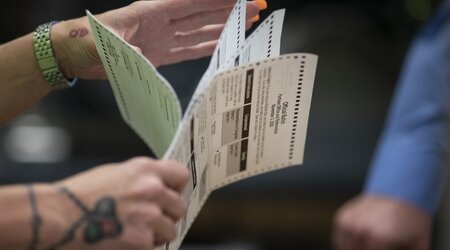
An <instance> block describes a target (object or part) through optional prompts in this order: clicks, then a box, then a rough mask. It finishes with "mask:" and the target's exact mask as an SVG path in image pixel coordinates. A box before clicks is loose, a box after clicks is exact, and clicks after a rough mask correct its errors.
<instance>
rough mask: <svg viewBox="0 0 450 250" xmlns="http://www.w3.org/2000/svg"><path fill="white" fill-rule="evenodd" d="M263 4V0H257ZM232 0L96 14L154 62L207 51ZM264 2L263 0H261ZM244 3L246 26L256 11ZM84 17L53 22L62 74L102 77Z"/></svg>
mask: <svg viewBox="0 0 450 250" xmlns="http://www.w3.org/2000/svg"><path fill="white" fill-rule="evenodd" d="M258 1H259V2H258V3H259V6H261V0H258ZM235 2H236V0H153V1H136V2H133V3H132V4H130V5H129V6H126V7H123V8H120V9H116V10H112V11H108V12H105V13H103V14H100V15H98V19H100V20H101V21H102V22H103V23H105V24H106V25H108V26H109V27H110V28H112V29H113V30H114V31H115V32H116V33H117V34H118V35H120V36H121V37H122V38H123V39H124V40H125V41H127V42H129V43H130V44H131V45H133V46H135V48H136V50H139V51H141V52H142V53H143V54H144V55H145V56H146V57H147V58H148V59H149V60H150V61H151V62H152V63H153V64H154V65H155V66H156V67H158V66H160V65H164V64H171V63H176V62H180V61H184V60H189V59H196V58H200V57H204V56H208V55H210V54H211V53H212V52H213V51H214V48H215V46H216V43H217V39H218V38H219V35H220V33H221V31H222V29H223V27H224V23H225V21H226V20H227V18H228V15H229V13H230V11H231V9H232V7H233V5H234V4H235ZM264 3H265V2H264ZM259 8H261V7H258V4H257V2H256V1H251V2H248V3H247V19H248V21H247V23H246V24H247V28H249V27H250V26H251V24H252V22H253V21H256V20H257V19H254V18H253V19H252V17H255V16H256V15H257V14H258V12H259ZM90 33H91V31H90V28H89V24H88V20H87V18H86V17H84V18H80V19H75V20H71V21H67V22H61V23H57V24H55V25H54V26H53V28H52V34H51V35H52V43H53V47H54V50H55V54H56V57H57V58H58V62H59V64H60V67H61V68H62V69H63V71H64V73H65V75H66V77H69V78H73V77H81V78H85V79H96V78H106V74H105V72H104V70H103V66H102V65H101V61H100V58H99V56H98V54H97V50H96V48H95V44H94V41H93V39H92V36H91V34H90Z"/></svg>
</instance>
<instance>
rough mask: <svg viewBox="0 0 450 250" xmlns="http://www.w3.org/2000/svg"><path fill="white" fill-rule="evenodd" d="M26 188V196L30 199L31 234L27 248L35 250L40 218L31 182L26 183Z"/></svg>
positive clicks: (40, 222) (40, 223)
mask: <svg viewBox="0 0 450 250" xmlns="http://www.w3.org/2000/svg"><path fill="white" fill-rule="evenodd" d="M27 190H28V197H29V199H30V205H31V214H32V215H31V217H32V219H31V228H32V231H33V233H32V236H31V243H30V246H29V248H28V249H30V250H35V249H37V245H38V243H39V230H40V228H41V225H42V219H41V216H40V215H39V212H38V209H37V204H36V195H35V193H34V189H33V186H32V185H31V184H29V185H27Z"/></svg>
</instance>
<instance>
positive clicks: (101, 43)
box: [87, 0, 318, 250]
mask: <svg viewBox="0 0 450 250" xmlns="http://www.w3.org/2000/svg"><path fill="white" fill-rule="evenodd" d="M245 13H246V1H245V0H238V1H237V3H236V5H235V7H234V9H233V10H232V12H231V14H230V16H229V19H228V21H227V23H226V24H225V28H224V31H223V33H222V35H221V36H220V38H219V43H218V46H217V48H216V50H215V52H214V53H213V55H212V58H211V62H210V65H209V67H208V69H207V70H206V72H205V74H204V75H203V77H202V79H201V81H200V83H199V85H198V86H197V89H196V91H195V93H194V95H193V97H192V99H191V101H190V103H189V105H188V108H187V110H186V112H185V114H184V115H183V116H181V107H180V104H179V100H178V97H177V96H176V94H175V92H174V91H173V89H172V87H171V86H170V84H169V83H168V82H167V80H165V79H164V78H163V77H162V76H161V75H160V74H159V73H158V71H157V70H156V69H155V67H154V66H153V65H152V64H151V62H150V61H149V60H148V59H146V58H145V57H144V56H143V55H142V54H140V53H139V52H137V51H135V50H134V49H133V48H132V47H131V46H130V45H129V44H128V43H127V42H125V41H124V40H123V39H122V38H120V37H119V36H118V35H116V34H115V33H114V32H113V31H111V30H110V29H108V27H106V26H105V25H103V24H102V23H100V22H99V21H98V20H97V19H96V18H95V17H94V16H93V15H91V14H90V13H89V12H88V13H87V14H88V17H89V21H90V25H91V28H92V30H93V33H94V39H95V43H96V47H97V50H98V52H99V55H100V57H101V60H102V62H103V64H104V66H105V70H106V72H107V74H108V79H109V81H110V83H111V87H112V89H113V91H114V95H115V98H116V101H117V104H118V106H119V110H120V112H121V115H122V117H123V119H124V120H125V121H126V122H127V123H128V124H129V125H130V126H131V127H132V128H133V130H134V131H136V133H137V134H138V135H139V136H140V137H141V138H142V139H143V140H144V141H145V143H146V144H147V145H148V146H149V147H150V148H151V149H152V150H153V152H154V153H155V154H156V156H158V157H163V158H165V159H174V160H177V161H179V162H181V163H185V164H186V165H187V166H188V168H189V171H190V175H191V176H190V177H191V178H190V181H189V183H188V185H187V187H186V188H185V190H184V192H183V196H184V198H185V200H186V201H187V203H188V209H187V214H186V215H185V217H184V218H182V220H181V221H180V222H179V223H178V225H177V226H178V237H177V238H176V239H175V240H174V241H172V242H171V243H169V244H166V245H164V246H161V247H160V248H159V249H164V250H176V249H178V248H179V247H180V245H181V243H182V240H183V239H184V237H185V235H186V234H187V232H188V230H189V228H190V226H191V225H192V223H193V222H194V220H195V218H196V216H197V215H198V213H199V212H200V209H201V208H202V206H203V204H204V203H205V202H206V200H207V198H208V197H209V195H210V194H211V192H212V191H214V190H215V189H218V188H220V187H223V186H224V185H227V184H230V183H233V182H236V181H239V180H242V179H245V178H248V177H251V176H255V175H258V174H262V173H265V172H269V171H273V170H276V169H280V168H284V167H288V166H293V165H298V164H302V163H303V153H304V146H305V140H306V131H307V125H308V116H309V109H310V104H311V97H312V90H313V85H314V77H315V72H316V65H317V60H318V58H317V56H316V55H312V54H303V53H298V54H287V55H282V56H280V55H279V54H280V40H281V30H282V25H283V19H284V10H278V11H275V12H273V13H272V14H271V15H270V16H269V17H268V18H267V19H266V20H264V21H263V22H262V23H261V24H260V25H259V27H258V28H256V29H255V31H254V32H253V33H252V34H251V35H250V36H249V37H247V38H246V39H245V37H244V36H245V20H246V17H245Z"/></svg>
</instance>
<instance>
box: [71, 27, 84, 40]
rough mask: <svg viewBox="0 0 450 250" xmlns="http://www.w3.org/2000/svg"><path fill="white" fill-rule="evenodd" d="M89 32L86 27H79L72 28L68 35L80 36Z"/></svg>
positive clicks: (72, 36)
mask: <svg viewBox="0 0 450 250" xmlns="http://www.w3.org/2000/svg"><path fill="white" fill-rule="evenodd" d="M88 33H89V31H88V30H87V29H86V28H80V29H73V30H71V31H70V33H69V36H70V37H71V38H77V37H79V38H82V37H84V36H86V35H87V34H88Z"/></svg>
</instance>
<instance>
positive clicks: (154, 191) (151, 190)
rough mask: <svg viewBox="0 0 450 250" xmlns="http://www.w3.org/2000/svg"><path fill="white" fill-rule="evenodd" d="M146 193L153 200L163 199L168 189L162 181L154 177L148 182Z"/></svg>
mask: <svg viewBox="0 0 450 250" xmlns="http://www.w3.org/2000/svg"><path fill="white" fill-rule="evenodd" d="M145 189H146V190H145V192H147V193H148V194H149V195H151V196H152V197H153V198H158V197H162V196H164V195H165V194H166V193H167V190H166V187H165V186H164V184H163V182H162V180H161V179H159V178H157V177H155V176H153V177H152V178H149V180H148V181H147V187H146V188H145Z"/></svg>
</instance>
